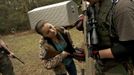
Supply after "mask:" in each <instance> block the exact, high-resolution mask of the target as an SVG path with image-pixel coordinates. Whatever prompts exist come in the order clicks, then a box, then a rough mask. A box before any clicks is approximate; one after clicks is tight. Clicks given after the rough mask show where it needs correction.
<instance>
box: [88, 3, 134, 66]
mask: <svg viewBox="0 0 134 75" xmlns="http://www.w3.org/2000/svg"><path fill="white" fill-rule="evenodd" d="M87 1H89V2H90V5H91V6H93V5H95V6H96V8H97V9H96V20H97V22H98V34H99V35H101V32H100V31H99V28H101V26H102V25H103V26H104V25H107V26H110V27H113V28H114V33H111V30H109V31H110V33H109V36H110V38H109V41H111V42H112V44H111V45H110V46H108V47H100V49H99V51H97V52H95V54H97V55H99V57H100V59H107V58H108V59H116V60H120V59H122V58H123V59H126V58H128V57H131V59H132V61H133V64H134V55H133V50H134V33H133V32H134V1H132V0H87ZM89 18H90V17H89ZM110 27H109V28H108V29H110ZM102 30H103V29H102ZM111 34H112V35H113V34H115V35H114V36H115V37H113V36H111ZM98 37H101V36H98ZM103 39H104V38H103V37H102V38H99V43H101V42H102V43H101V44H103V43H106V40H103Z"/></svg>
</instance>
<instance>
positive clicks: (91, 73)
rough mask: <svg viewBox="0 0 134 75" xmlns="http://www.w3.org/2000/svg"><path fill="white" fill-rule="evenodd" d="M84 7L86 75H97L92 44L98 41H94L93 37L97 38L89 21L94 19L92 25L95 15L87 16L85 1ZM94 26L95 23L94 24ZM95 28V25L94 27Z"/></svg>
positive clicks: (83, 2)
mask: <svg viewBox="0 0 134 75" xmlns="http://www.w3.org/2000/svg"><path fill="white" fill-rule="evenodd" d="M82 6H83V8H82V9H83V15H84V19H83V28H84V42H85V54H86V63H85V67H86V69H85V75H95V60H94V59H93V58H92V57H91V55H90V52H92V48H91V47H92V43H96V42H97V40H95V41H93V38H92V36H96V35H95V34H94V32H93V31H92V33H93V34H92V33H91V31H90V29H91V28H90V27H91V26H90V22H88V21H89V20H88V19H91V18H93V19H92V21H91V23H92V22H94V14H91V16H90V17H89V16H88V15H87V7H88V5H87V2H86V1H85V0H82ZM93 24H94V23H93ZM92 26H93V25H92Z"/></svg>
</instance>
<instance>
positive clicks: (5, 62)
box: [0, 39, 15, 75]
mask: <svg viewBox="0 0 134 75" xmlns="http://www.w3.org/2000/svg"><path fill="white" fill-rule="evenodd" d="M13 55H14V53H12V52H11V51H9V49H8V47H7V45H6V44H5V42H4V41H3V40H1V39H0V73H2V75H15V74H14V71H13V66H12V63H11V60H10V59H9V56H10V57H13Z"/></svg>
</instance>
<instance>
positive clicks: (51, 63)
mask: <svg viewBox="0 0 134 75" xmlns="http://www.w3.org/2000/svg"><path fill="white" fill-rule="evenodd" d="M43 43H44V42H43V41H41V42H40V48H41V51H40V54H39V56H40V58H41V59H42V61H43V65H44V67H45V68H46V69H52V68H54V67H56V66H57V65H59V64H60V63H61V62H62V60H63V59H64V58H65V55H64V54H62V53H60V54H57V55H56V56H54V57H51V58H48V55H47V51H48V50H47V49H45V47H44V46H43Z"/></svg>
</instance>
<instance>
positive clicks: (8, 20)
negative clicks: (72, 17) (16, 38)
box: [0, 0, 80, 34]
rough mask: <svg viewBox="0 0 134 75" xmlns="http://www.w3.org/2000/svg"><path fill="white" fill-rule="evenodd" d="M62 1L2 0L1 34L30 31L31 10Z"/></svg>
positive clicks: (0, 9)
mask: <svg viewBox="0 0 134 75" xmlns="http://www.w3.org/2000/svg"><path fill="white" fill-rule="evenodd" d="M61 1H65V0H0V16H1V17H0V34H7V33H13V32H14V31H15V32H18V31H25V30H29V29H30V25H29V21H28V16H27V12H28V11H29V10H31V9H34V8H37V7H40V6H45V5H49V4H53V3H57V2H61ZM74 1H75V2H77V3H79V1H80V0H74Z"/></svg>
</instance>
